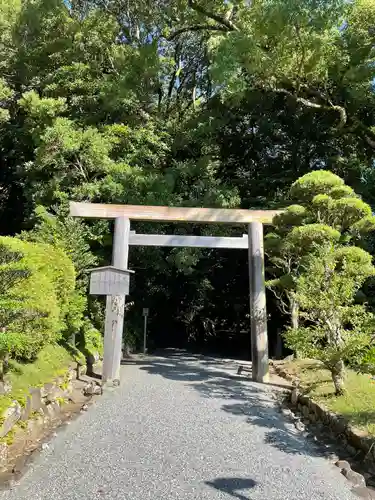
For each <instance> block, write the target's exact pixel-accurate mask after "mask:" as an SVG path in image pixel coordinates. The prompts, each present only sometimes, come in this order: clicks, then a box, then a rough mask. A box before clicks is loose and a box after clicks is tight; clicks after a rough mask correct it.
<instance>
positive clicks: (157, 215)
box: [70, 202, 280, 384]
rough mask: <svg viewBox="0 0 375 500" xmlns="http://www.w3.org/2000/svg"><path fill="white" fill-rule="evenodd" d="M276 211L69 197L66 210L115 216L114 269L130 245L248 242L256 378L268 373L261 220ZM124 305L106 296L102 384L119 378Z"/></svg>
mask: <svg viewBox="0 0 375 500" xmlns="http://www.w3.org/2000/svg"><path fill="white" fill-rule="evenodd" d="M278 213H280V212H279V211H276V210H243V209H223V208H187V207H160V206H142V205H107V204H100V203H76V202H71V203H70V215H71V216H73V217H82V218H94V219H114V220H115V229H114V238H113V253H112V265H113V266H114V267H115V268H118V269H123V270H126V269H127V267H128V256H129V245H130V246H132V245H140V246H165V247H172V246H173V247H195V248H242V249H246V248H247V249H248V252H249V283H250V294H249V296H250V318H251V320H250V326H251V357H252V379H253V380H254V381H256V382H266V381H267V380H268V375H269V374H268V340H267V314H266V294H265V284H264V251H263V224H270V223H271V221H272V218H273V217H274V216H275V215H276V214H278ZM130 220H139V221H159V222H172V221H173V222H195V223H215V224H232V225H243V224H246V225H247V226H248V231H247V234H246V235H243V236H242V237H221V236H180V235H174V236H173V235H160V234H154V235H152V234H151V235H148V234H136V233H135V232H134V231H130ZM124 307H125V296H112V295H108V296H107V305H106V320H105V325H106V326H105V332H104V359H103V375H102V377H103V384H107V383H110V382H114V381H119V380H120V366H121V346H122V335H123V323H124Z"/></svg>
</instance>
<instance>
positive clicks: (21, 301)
mask: <svg viewBox="0 0 375 500" xmlns="http://www.w3.org/2000/svg"><path fill="white" fill-rule="evenodd" d="M0 245H1V248H2V249H3V250H2V253H3V255H4V256H7V255H9V254H11V253H17V254H18V255H19V259H18V261H16V262H12V261H10V262H9V263H8V264H2V268H3V269H2V271H3V273H4V272H6V273H9V272H12V273H19V272H20V271H21V273H22V274H23V279H22V281H19V282H18V283H14V284H13V286H11V287H10V288H8V289H7V290H6V291H5V293H3V294H2V295H1V305H0V309H1V323H2V324H1V327H2V331H1V334H0V335H1V340H0V342H1V350H2V351H3V352H5V353H11V354H12V355H14V356H16V357H21V358H24V359H32V358H34V357H35V356H36V355H37V353H38V351H39V350H40V349H41V348H43V347H44V346H45V345H47V344H48V343H51V342H52V343H53V342H55V341H56V340H58V339H59V338H60V337H61V335H62V334H63V332H64V330H65V329H66V318H67V314H68V312H69V310H70V303H71V300H72V297H73V296H74V286H75V274H74V269H73V265H72V263H71V261H70V260H69V258H68V257H67V256H66V255H65V254H64V253H63V252H62V251H60V250H58V249H54V248H52V247H51V246H48V245H44V244H36V243H28V242H23V241H21V240H19V239H17V238H9V237H2V238H1V239H0ZM5 258H6V257H5ZM3 276H6V274H5V275H4V274H3Z"/></svg>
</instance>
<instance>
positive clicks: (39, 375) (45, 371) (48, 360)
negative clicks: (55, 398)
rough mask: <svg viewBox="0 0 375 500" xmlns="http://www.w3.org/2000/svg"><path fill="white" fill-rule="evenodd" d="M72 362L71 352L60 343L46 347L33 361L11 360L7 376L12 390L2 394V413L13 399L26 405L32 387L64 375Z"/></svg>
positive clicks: (0, 398) (0, 400)
mask: <svg viewBox="0 0 375 500" xmlns="http://www.w3.org/2000/svg"><path fill="white" fill-rule="evenodd" d="M71 362H72V357H71V356H70V354H69V353H68V352H67V351H66V350H65V349H64V348H63V347H61V346H58V345H48V346H47V347H45V348H44V349H43V350H42V351H40V353H39V354H38V357H37V359H36V360H35V361H34V362H33V363H19V362H17V361H14V360H12V361H10V365H9V366H10V371H9V373H8V375H7V377H8V379H9V380H10V382H11V385H12V391H11V393H10V394H8V395H6V396H0V415H1V414H2V413H3V412H4V410H6V409H7V408H8V407H9V405H10V403H11V402H12V401H13V400H17V401H18V402H19V403H20V404H21V405H24V404H25V402H26V398H27V396H28V394H29V388H30V387H40V386H42V385H44V384H45V383H47V382H51V381H52V380H53V379H54V378H55V377H58V376H59V375H64V374H65V373H66V370H67V368H68V366H69V364H70V363H71Z"/></svg>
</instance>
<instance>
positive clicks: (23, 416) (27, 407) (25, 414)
mask: <svg viewBox="0 0 375 500" xmlns="http://www.w3.org/2000/svg"><path fill="white" fill-rule="evenodd" d="M32 411H33V410H32V403H31V396H27V399H26V404H25V407H24V408H23V409H22V414H21V420H22V422H26V420H29V418H30V415H31V413H32Z"/></svg>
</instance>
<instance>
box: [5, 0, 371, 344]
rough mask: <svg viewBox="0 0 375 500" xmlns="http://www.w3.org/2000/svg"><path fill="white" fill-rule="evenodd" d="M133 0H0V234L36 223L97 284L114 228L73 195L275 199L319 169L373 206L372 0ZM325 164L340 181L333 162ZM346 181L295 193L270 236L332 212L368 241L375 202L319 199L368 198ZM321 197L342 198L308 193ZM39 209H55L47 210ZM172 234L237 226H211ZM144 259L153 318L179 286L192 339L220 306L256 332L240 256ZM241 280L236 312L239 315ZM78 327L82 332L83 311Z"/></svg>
mask: <svg viewBox="0 0 375 500" xmlns="http://www.w3.org/2000/svg"><path fill="white" fill-rule="evenodd" d="M128 4H129V5H127V6H126V9H124V5H123V2H122V1H121V0H108V1H106V2H103V1H95V2H92V1H88V0H82V1H71V2H65V1H63V0H25V1H22V2H21V1H19V0H7V1H3V2H1V3H0V69H1V74H2V78H3V79H2V80H1V82H0V121H1V123H0V128H1V134H0V150H1V158H2V168H1V172H0V209H1V210H0V232H1V234H15V233H19V232H21V230H24V229H25V228H27V229H28V228H31V227H32V226H33V224H35V225H36V226H37V227H36V230H35V231H32V234H31V235H30V236H29V237H27V238H30V239H32V240H33V241H36V242H43V243H44V242H46V243H50V244H53V245H54V246H56V247H57V248H60V249H62V250H63V251H64V252H65V253H67V254H68V255H69V256H70V257H71V258H72V260H73V262H74V266H75V270H76V275H77V279H78V283H77V287H78V288H79V290H82V292H83V291H84V293H85V292H86V290H85V286H86V285H87V276H86V274H85V272H84V270H85V269H87V268H88V267H93V264H94V265H96V263H95V262H94V257H93V254H94V255H95V258H96V259H97V261H98V262H99V261H100V263H103V264H104V263H108V262H109V261H110V245H111V232H110V230H111V224H109V223H107V222H106V221H101V222H94V221H91V222H89V223H86V222H85V223H78V222H77V221H72V220H71V219H69V218H68V217H67V216H66V215H67V213H66V209H65V211H64V208H63V207H66V206H67V204H66V202H67V200H80V201H92V202H102V203H129V204H146V205H152V204H156V205H169V206H173V205H177V206H184V205H185V206H206V207H228V208H230V207H241V208H245V209H246V208H253V209H255V208H260V209H264V208H279V207H280V206H282V207H284V206H285V200H286V199H288V190H289V186H290V185H291V184H292V183H293V182H294V181H295V180H296V179H297V178H298V177H299V176H301V175H303V174H304V173H307V172H311V171H312V170H316V169H320V168H321V167H322V166H324V168H326V169H329V170H332V171H333V172H335V174H337V175H338V176H340V177H341V178H342V179H344V180H345V182H346V183H347V184H349V185H350V186H352V187H353V189H354V190H355V192H357V193H359V194H362V195H364V200H365V201H366V202H368V203H369V204H370V205H373V202H374V199H375V192H374V188H373V186H375V182H374V180H375V179H374V169H373V160H374V147H373V144H374V143H375V139H374V131H373V127H374V124H375V122H374V116H375V98H374V92H373V79H374V76H375V74H374V65H373V59H374V54H373V47H372V45H373V44H372V40H373V25H374V12H375V9H374V8H373V7H374V2H373V0H354V1H353V2H347V1H345V0H335V1H334V2H328V1H321V2H311V1H310V0H302V1H301V2H297V1H296V0H288V1H281V0H261V1H257V2H252V5H251V6H249V2H245V1H243V0H239V1H236V2H235V3H234V4H231V3H230V2H229V3H227V2H222V1H218V0H206V1H205V2H202V0H197V1H194V2H188V1H187V0H181V1H178V2H161V1H159V0H157V1H155V2H151V1H150V0H145V1H142V2H140V1H134V2H128ZM317 175H318V176H320V178H322V176H324V175H325V176H326V177H327V176H329V175H330V176H331V181H332V175H333V174H327V173H326V174H324V172H323V171H318V172H317ZM336 180H337V179H336ZM309 182H310V184H311V182H312V183H313V181H311V180H310V181H309ZM309 182H307V181H306V179H305V186H304V188H303V189H305V190H306V189H307V187H308V186H307V184H309ZM335 182H336V181H334V182H333V184H332V182H331V185H330V187H331V190H330V191H329V190H328V188H327V190H324V189H323V190H322V189H321V187H322V182H321V181H319V182H318V184H319V183H320V187H319V189H318V190H317V191H314V189H313V186H312V185H310V188H309V189H310V192H309V193H308V197H309V199H308V201H303V200H302V197H299V196H297V203H299V206H301V207H302V206H303V208H301V209H298V207H296V209H295V210H294V209H292V208H290V210H289V211H287V212H286V213H285V214H284V215H283V216H281V218H280V220H279V221H275V222H277V224H276V226H275V232H274V234H277V235H278V237H280V238H282V239H283V238H284V235H286V234H288V233H289V232H291V231H292V230H293V228H294V227H297V226H302V225H307V224H325V225H329V226H331V227H333V228H334V229H336V230H337V231H339V232H340V233H341V242H343V240H344V238H346V243H345V244H349V243H353V242H355V243H356V244H360V245H361V246H364V247H365V244H366V245H367V244H368V245H370V246H371V245H373V243H371V241H372V239H371V238H372V237H371V234H367V236H366V237H364V236H363V234H364V232H365V231H371V227H372V225H373V221H372V220H371V217H370V216H367V217H364V218H362V219H361V220H358V221H357V222H354V223H353V221H355V220H356V219H357V217H359V216H361V217H362V215H363V214H364V213H368V212H366V209H365V210H363V208H364V207H363V205H362V207H361V206H360V202H349V201H348V202H340V203H341V205H340V203H339V204H338V205H336V209H337V211H338V212H337V213H336V212H335V215H333V212H332V210H331V208H330V206H329V207H328V208H327V207H326V206H325V205H324V203H325V202H326V203H328V204H330V203H332V202H331V200H333V201H338V200H341V199H343V198H346V199H348V198H354V199H355V195H354V192H353V190H351V189H350V188H349V187H348V186H347V185H346V184H344V183H343V182H342V181H339V182H338V184H337V183H335ZM327 183H328V185H329V179H328V180H327ZM309 189H307V191H309ZM313 191H314V192H313ZM316 194H318V195H322V194H326V195H327V196H329V198H330V199H328V200H327V199H325V200H323V199H320V201H319V198H317V199H315V200H314V203H313V198H314V196H315V195H316ZM289 198H290V196H289ZM38 205H42V206H44V207H45V210H46V211H47V212H48V213H45V214H44V215H42V214H41V212H40V213H39V214H38V215H37V217H36V218H35V217H34V212H35V209H36V207H37V206H38ZM299 210H301V211H300V212H299ZM314 210H315V212H314ZM327 210H328V212H329V214H328V215H329V216H330V217H332V218H336V219H337V220H338V222H337V224H336V222H335V221H331V220H328V218H327V217H326V215H327V214H326V213H325V211H327ZM343 211H344V212H345V214H346V215H345V219H343V218H342V213H343ZM51 214H56V215H53V216H52V215H51ZM318 215H319V217H318ZM284 218H287V219H288V220H286V219H285V220H284ZM341 223H342V224H343V226H342V224H341ZM136 229H137V231H138V230H142V231H144V232H147V231H154V230H155V226H154V225H152V224H143V223H139V224H138V225H137V228H136ZM159 230H160V232H166V233H167V232H171V231H172V230H173V231H174V230H176V231H177V232H181V233H186V232H187V231H189V232H190V231H192V232H193V233H196V234H207V233H208V231H214V232H216V231H218V234H223V235H229V234H232V233H231V229H228V228H224V229H223V228H220V229H219V228H210V229H207V228H205V227H203V228H202V227H200V226H198V225H197V226H193V227H189V228H187V227H186V226H183V225H181V226H179V227H178V228H176V227H175V226H174V227H173V228H172V227H171V226H170V225H167V224H166V225H160V226H159V229H158V231H159ZM233 234H234V233H233ZM22 237H23V238H26V236H25V235H24V234H23V236H22ZM276 239H277V238H275V239H274V240H273V243H277V242H276ZM268 242H269V243H271V237H269V239H268ZM279 243H280V241H279ZM87 245H90V248H88V246H87ZM279 247H280V245H279V244H278V243H277V244H276V245H275V248H274V250H272V252H275V254H273V253H272V252H271V251H269V255H270V256H271V253H272V258H273V257H275V259H276V258H281V257H280V248H279ZM91 252H92V253H91ZM293 252H294V253H293V255H296V251H295V250H293ZM286 257H287V254H285V251H284V254H283V255H282V259H283V261H284V262H287V259H286ZM131 259H132V265H133V262H134V265H136V266H137V273H138V276H139V277H140V278H139V280H138V279H137V287H136V288H135V289H134V290H133V291H132V293H134V300H135V302H139V303H141V302H142V301H143V300H144V298H145V297H146V296H147V300H148V301H150V303H151V306H152V307H153V306H154V309H155V310H156V311H157V312H156V313H155V316H157V318H155V321H156V320H157V321H160V322H162V313H161V311H162V309H163V308H162V307H160V304H163V303H164V302H165V300H166V294H167V293H168V294H169V295H168V300H170V301H173V304H174V306H173V307H174V308H175V310H176V314H175V315H173V318H171V319H170V320H169V326H170V328H171V330H174V329H175V328H177V327H176V325H175V324H172V321H174V319H175V318H176V321H178V322H179V325H180V326H181V329H186V330H187V329H189V332H190V331H192V330H194V335H196V334H197V332H198V330H199V329H203V330H205V328H206V327H205V326H204V325H206V324H207V318H210V319H211V320H212V321H213V322H214V323H215V325H216V327H217V328H218V329H220V328H221V327H222V326H223V325H224V324H226V323H227V322H228V321H229V322H231V321H232V322H238V326H239V325H240V324H241V327H240V326H239V329H244V328H247V326H245V325H247V319H246V314H247V312H245V310H247V304H246V300H245V296H246V293H247V284H246V283H245V281H244V280H242V278H241V276H242V274H243V273H242V274H241V273H238V274H236V280H237V282H236V283H234V282H232V277H231V276H229V274H230V272H231V271H233V272H234V269H236V268H235V265H236V264H237V259H235V260H236V262H233V257H232V256H229V255H227V254H226V253H225V252H224V253H220V254H218V253H217V252H213V251H202V250H186V249H178V250H176V249H174V250H171V251H169V250H165V251H164V250H160V249H143V248H139V249H132V251H131ZM239 260H240V259H239ZM281 265H282V266H283V265H284V264H281ZM298 265H300V260H299V259H298ZM272 266H273V268H274V269H275V273H273V276H272V277H273V278H275V279H276V280H278V279H281V278H282V279H281V281H282V282H283V283H289V284H291V283H293V281H294V274H293V273H295V271H296V268H297V266H294V267H293V266H292V268H293V269H292V270H291V271H290V272H289V271H288V269H286V268H284V269H276V268H277V267H278V266H280V261H279V262H276V261H273V263H272ZM289 267H290V266H289ZM218 270H220V273H223V275H225V279H224V281H225V286H223V283H221V282H220V280H219V278H218ZM230 270H231V271H230ZM236 272H237V270H236ZM220 273H219V274H220ZM227 274H228V275H227ZM291 277H292V279H290V278H291ZM140 282H141V283H142V285H139V283H140ZM215 286H216V289H215ZM227 286H228V287H230V286H232V288H228V289H227ZM166 290H169V292H166ZM224 290H225V292H224ZM233 290H236V292H235V293H236V294H238V297H237V298H236V301H237V302H238V303H239V302H241V311H242V313H241V314H240V313H237V312H233V314H232V309H233V308H232V304H231V301H229V300H228V298H227V297H228V296H229V297H232V296H233V293H234V292H233ZM228 294H229V295H228ZM241 297H242V298H241ZM79 300H80V299H79V298H77V301H78V302H79ZM233 300H234V299H233ZM78 302H77V303H76V305H75V306H74V308H73V307H72V311H73V309H74V310H76V311H79V309H80V306H79V304H78ZM89 303H90V305H89V309H90V310H89V311H88V312H87V311H86V313H87V315H88V316H89V317H90V318H93V317H94V312H93V306H92V304H93V301H92V300H91V299H90V300H89ZM213 303H215V304H221V305H222V306H220V307H219V306H214V305H213ZM97 304H98V303H97V302H96V303H95V306H97ZM78 316H79V314H78ZM229 317H230V318H231V319H228V318H229ZM189 318H194V322H193V320H192V321H190V320H189ZM132 321H135V320H133V319H132ZM189 321H190V324H189ZM72 323H73V324H74V325H75V326H74V327H72V329H73V330H74V329H76V328H77V327H78V323H79V321H78V323H77V322H76V321H75V320H72ZM187 324H189V326H188V327H186V325H187ZM132 326H134V325H132ZM227 326H228V325H226V326H225V328H227ZM70 330H71V329H70ZM155 330H156V329H155ZM159 330H160V328H159ZM205 331H206V330H205ZM189 335H190V333H189Z"/></svg>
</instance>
